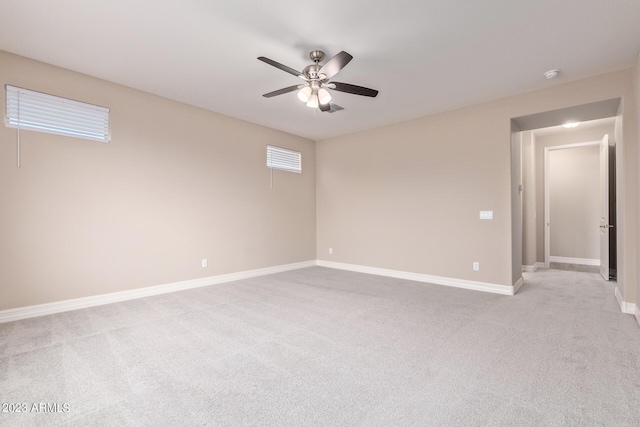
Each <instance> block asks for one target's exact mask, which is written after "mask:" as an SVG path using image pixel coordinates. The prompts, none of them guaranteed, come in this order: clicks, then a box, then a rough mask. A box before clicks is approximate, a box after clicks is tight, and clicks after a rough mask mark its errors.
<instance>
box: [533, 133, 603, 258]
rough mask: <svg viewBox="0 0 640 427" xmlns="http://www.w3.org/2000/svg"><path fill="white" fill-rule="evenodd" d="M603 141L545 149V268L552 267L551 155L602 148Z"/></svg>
mask: <svg viewBox="0 0 640 427" xmlns="http://www.w3.org/2000/svg"><path fill="white" fill-rule="evenodd" d="M601 143H602V140H599V141H589V142H576V143H574V144H563V145H552V146H549V147H544V223H543V227H544V266H545V268H549V267H550V266H551V262H550V260H549V258H550V252H551V244H550V240H551V239H550V238H551V233H550V227H549V225H550V223H551V218H550V217H551V212H550V210H549V153H550V152H551V151H555V150H566V149H571V148H580V147H589V146H594V145H595V146H598V147H599V146H600V144H601Z"/></svg>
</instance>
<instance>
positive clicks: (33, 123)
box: [5, 85, 110, 142]
mask: <svg viewBox="0 0 640 427" xmlns="http://www.w3.org/2000/svg"><path fill="white" fill-rule="evenodd" d="M5 90H6V103H7V104H6V107H7V108H6V120H5V123H6V125H7V127H10V128H17V129H24V130H32V131H36V132H45V133H52V134H55V135H64V136H71V137H74V138H82V139H89V140H92V141H100V142H109V141H110V135H109V109H108V108H106V107H100V106H97V105H93V104H87V103H84V102H79V101H74V100H71V99H67V98H61V97H59V96H54V95H48V94H46V93H41V92H36V91H33V90H28V89H23V88H19V87H15V86H10V85H5Z"/></svg>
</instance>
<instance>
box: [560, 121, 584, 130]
mask: <svg viewBox="0 0 640 427" xmlns="http://www.w3.org/2000/svg"><path fill="white" fill-rule="evenodd" d="M579 124H580V122H570V123H565V124H563V125H562V126H563V127H565V128H567V129H572V128H574V127H577V126H578V125H579Z"/></svg>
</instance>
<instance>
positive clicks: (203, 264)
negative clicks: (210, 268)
mask: <svg viewBox="0 0 640 427" xmlns="http://www.w3.org/2000/svg"><path fill="white" fill-rule="evenodd" d="M207 264H208V263H207V259H206V258H205V259H203V260H202V268H205V267H206V266H207Z"/></svg>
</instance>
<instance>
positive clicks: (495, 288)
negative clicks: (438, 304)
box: [317, 260, 515, 295]
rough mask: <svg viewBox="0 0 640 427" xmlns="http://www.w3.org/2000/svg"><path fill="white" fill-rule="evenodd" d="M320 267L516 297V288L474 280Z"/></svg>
mask: <svg viewBox="0 0 640 427" xmlns="http://www.w3.org/2000/svg"><path fill="white" fill-rule="evenodd" d="M317 265H319V266H320V267H328V268H335V269H338V270H348V271H355V272H358V273H367V274H375V275H377V276H387V277H395V278H396V279H405V280H413V281H416V282H426V283H433V284H435V285H444V286H452V287H455V288H463V289H472V290H475V291H482V292H492V293H495V294H502V295H514V293H515V292H514V287H513V286H507V285H497V284H494V283H486V282H475V281H472V280H463V279H452V278H450V277H441V276H430V275H428V274H419V273H411V272H408V271H400V270H388V269H386V268H376V267H367V266H364V265H356V264H345V263H341V262H333V261H323V260H318V261H317Z"/></svg>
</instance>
